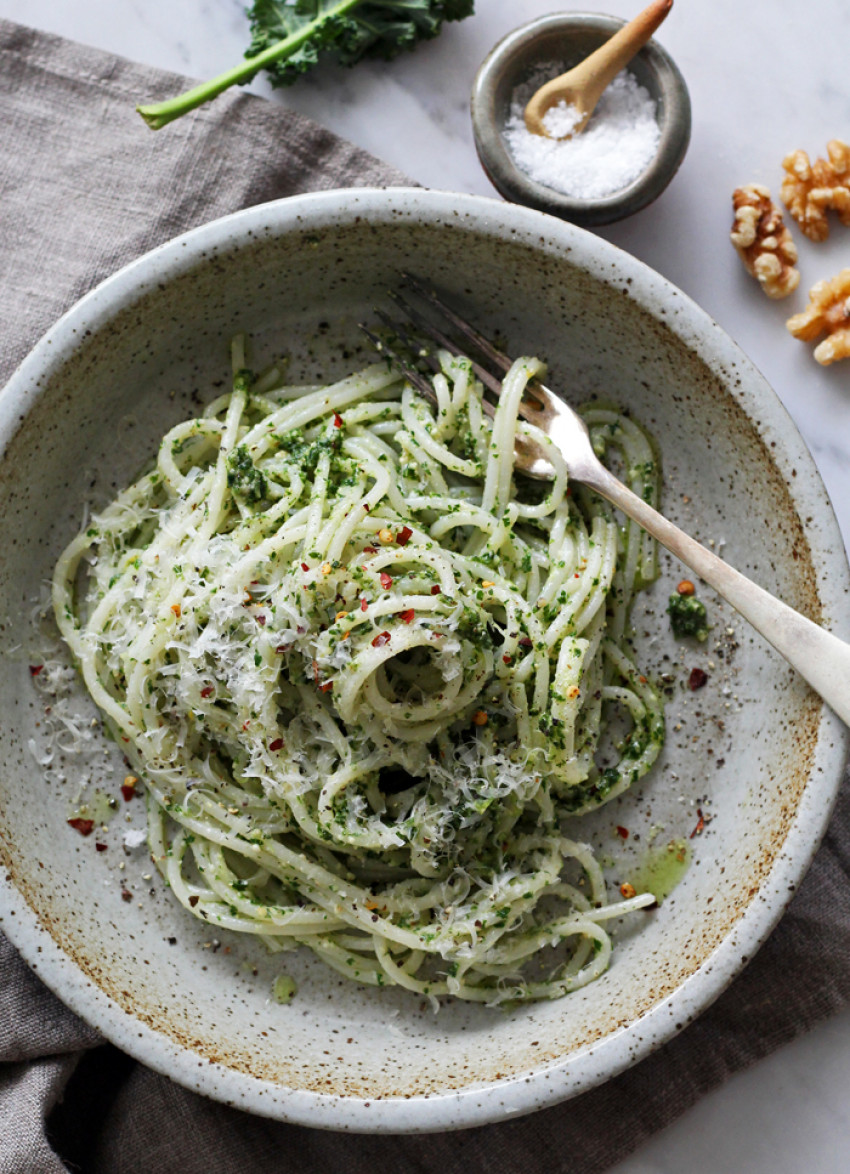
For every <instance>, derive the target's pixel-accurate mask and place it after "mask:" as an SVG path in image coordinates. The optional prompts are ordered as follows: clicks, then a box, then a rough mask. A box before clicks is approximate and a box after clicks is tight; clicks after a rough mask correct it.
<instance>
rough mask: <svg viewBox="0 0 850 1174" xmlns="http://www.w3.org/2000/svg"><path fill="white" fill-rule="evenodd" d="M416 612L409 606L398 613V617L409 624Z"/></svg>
mask: <svg viewBox="0 0 850 1174" xmlns="http://www.w3.org/2000/svg"><path fill="white" fill-rule="evenodd" d="M415 614H416V612H415V611H414V610H413V608H412V607H408V608H406V609H405V610H404V611H400V612H399V613H398V618H399V619H400V620H404V622H405V623H406V624H409V623H410V622H411V620H412V619H413V617H414V616H415Z"/></svg>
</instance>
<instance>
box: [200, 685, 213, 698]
mask: <svg viewBox="0 0 850 1174" xmlns="http://www.w3.org/2000/svg"><path fill="white" fill-rule="evenodd" d="M214 692H215V686H214V685H204V687H203V689H202V690H201V696H202V697H211V696H212V694H213V693H214Z"/></svg>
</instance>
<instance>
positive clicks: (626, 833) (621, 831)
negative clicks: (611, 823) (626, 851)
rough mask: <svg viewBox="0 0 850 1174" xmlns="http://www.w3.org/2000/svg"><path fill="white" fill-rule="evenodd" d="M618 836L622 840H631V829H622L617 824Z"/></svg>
mask: <svg viewBox="0 0 850 1174" xmlns="http://www.w3.org/2000/svg"><path fill="white" fill-rule="evenodd" d="M617 835H618V836H619V837H620V839H621V840H627V839H628V838H629V829H628V828H624V827H620V825H619V824H617Z"/></svg>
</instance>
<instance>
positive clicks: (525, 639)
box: [519, 636, 534, 648]
mask: <svg viewBox="0 0 850 1174" xmlns="http://www.w3.org/2000/svg"><path fill="white" fill-rule="evenodd" d="M519 646H520V648H533V647H534V641H533V640H532V639H531V637H530V636H520V638H519Z"/></svg>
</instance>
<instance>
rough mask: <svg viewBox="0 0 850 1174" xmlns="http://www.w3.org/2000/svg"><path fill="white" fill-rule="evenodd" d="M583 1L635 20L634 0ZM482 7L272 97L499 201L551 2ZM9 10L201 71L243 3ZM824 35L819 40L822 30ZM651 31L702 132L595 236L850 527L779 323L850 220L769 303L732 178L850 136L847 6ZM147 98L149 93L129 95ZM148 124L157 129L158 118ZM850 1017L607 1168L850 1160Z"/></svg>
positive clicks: (78, 3)
mask: <svg viewBox="0 0 850 1174" xmlns="http://www.w3.org/2000/svg"><path fill="white" fill-rule="evenodd" d="M577 7H579V8H582V9H587V8H588V7H590V8H591V9H593V10H596V9H597V8H598V9H599V10H600V11H604V12H607V13H612V14H614V15H617V16H622V17H626V18H627V17H630V16H632V15H634V13H635V11H636V10H637V9H638V8H639V7H640V4H639V3H638V2H637V0H635V2H634V3H632V2H627V0H605V3H604V4H603V5H601V6H597V5H589V6H588V5H584V4H583V5H578V6H577ZM478 9H479V11H478V13H477V14H476V16H475V18H474V19H472V20H469V21H466V22H465V23H464V24H461V25H457V26H453V25H450V26H447V28H446V30H445V32H444V33H443V35H442V36H441V37H440V38H439V40H438V41H435V42H433V43H430V44H427V45H423V46H421V47H420V48H419V49H417V51H416V53H415V54H413V55H411V56H409V57H407V56H406V57H404V58H401V59H399V60H397V61H395V62H392V63H389V64H387V63H381V62H376V63H364V64H361V65H360V66H358V67H357V69H356V70H353V71H348V70H341V69H334V68H330V69H325V70H323V71H322V72H321V73H318V72H317V73H315V74H314V75H312V76H310V77H306V78H304V79H302V80H301V81H300V82H299V83H298V84H297V86H296V87H294V88H292V89H288V90H284V91H277V92H275V93H274V94H271V90H270V87H269V86H268V84H267V83H266V82H265V81H264V80H263V79H262V78H258V79H256V80H255V81H254V82H253V83H252V85H251V87H250V88H251V89H252V90H253V91H254V92H256V93H260V94H266V95H269V96H270V97H271V100H272V101H275V102H281V103H283V104H285V105H286V106H288V107H290V108H292V109H296V110H298V111H300V112H302V113H304V114H306V115H309V116H310V117H312V118H314V119H316V120H317V121H319V122H321V123H323V124H324V125H326V126H328V127H330V128H331V129H332V130H334V131H336V132H337V133H339V134H341V135H344V136H346V137H347V138H349V139H351V140H353V141H354V142H356V143H358V144H359V145H361V146H363V147H365V148H366V149H368V150H370V151H372V152H374V153H375V154H376V155H379V156H381V157H383V158H384V159H386V160H387V161H388V162H390V163H393V164H395V165H396V166H397V167H400V168H401V169H402V170H404V171H405V172H406V173H407V174H408V175H410V177H411V178H412V179H414V180H416V181H417V182H419V183H422V184H425V185H427V186H430V187H437V188H444V189H448V190H456V191H464V192H471V193H478V194H483V195H491V196H492V195H495V193H494V190H493V188H492V187H491V186H490V184H489V182H488V180H487V179H486V177H485V175H484V174H483V172H482V170H481V168H480V166H479V165H478V162H477V159H476V156H475V151H474V147H473V144H472V133H471V128H470V124H469V110H468V96H469V92H470V89H471V86H472V81H473V78H474V75H475V71H476V69H477V66H478V64H479V63H480V62H481V60H482V59H483V58H484V56H485V55H486V53H487V52H488V51H489V50H490V48H491V47H492V46H493V45H494V44H495V43H496V41H498V40H499V39H500V38H501V37H502V36H503V35H505V34H506V33H507V32H509V31H510V30H511V29H512V28H514V27H516V26H517V25H518V24H521V23H524V22H525V21H527V20H530V19H532V18H533V17H535V16H539V15H542V14H544V13H547V12H550V11H552V9H553V5H552V2H551V0H523V2H522V3H521V4H517V3H516V2H515V0H479V2H478ZM0 17H5V18H8V19H10V20H17V21H21V20H25V21H26V22H28V23H29V24H31V25H34V26H36V27H38V28H42V29H46V30H48V31H50V32H55V33H60V34H62V35H65V36H68V37H72V38H75V39H76V40H79V41H83V42H87V43H89V44H92V45H95V46H97V47H99V48H102V49H105V50H108V51H111V52H115V53H119V54H122V55H124V56H127V57H130V58H133V59H135V60H138V61H142V62H145V63H147V64H150V65H155V66H160V67H162V68H165V69H170V70H174V71H177V72H180V73H185V74H188V75H191V76H195V77H198V78H201V77H210V76H212V75H214V74H215V73H218V72H220V71H221V70H223V69H225V68H228V67H229V66H231V65H234V64H236V62H237V61H238V60H239V59H240V57H241V55H242V53H243V52H244V49H245V47H246V45H247V43H248V39H249V38H248V27H247V21H246V19H245V16H244V4H243V0H219V2H213V0H169V2H168V3H167V4H166V3H164V2H163V0H148V2H147V3H142V2H141V0H75V2H74V3H73V4H57V3H56V2H55V0H28V3H27V5H26V9H25V12H22V10H21V6H20V4H19V3H18V0H0ZM815 33H817V34H818V35H813V34H815ZM658 39H659V40H660V41H661V43H662V44H663V45H664V46H665V47H666V48H667V49H668V50H669V51H670V53H671V54H672V55H673V57H674V58H675V60H676V61H677V63H678V65H679V67H680V69H681V70H682V72H683V73H684V75H685V78H686V80H687V83H688V86H689V88H690V92H691V99H692V103H693V116H694V122H693V135H692V140H691V146H690V150H689V153H688V156H687V158H686V160H685V163H684V164H683V166H682V168H681V170H680V172H679V174H678V175H677V176H676V178H675V179H674V181H673V183H672V184H671V186H670V187H669V188H668V189H667V191H666V192H665V193H664V194H663V195H662V197H661V198H660V199H659V200H658V201H657V202H656V203H655V204H654V205H652V206H651V207H649V208H647V209H645V210H644V211H643V212H642V213H639V214H638V215H636V216H635V217H633V218H632V219H631V220H628V221H625V222H622V223H620V224H617V225H614V226H612V227H610V228H608V229H604V230H600V234H601V235H604V236H605V237H606V238H607V239H609V240H611V241H612V242H614V243H615V244H617V245H620V246H621V247H622V248H624V249H626V250H628V251H629V252H630V253H632V254H634V255H635V256H637V257H638V258H640V259H641V260H644V261H646V262H647V263H648V264H649V265H651V266H653V267H654V268H655V269H657V270H659V271H660V272H661V273H663V274H664V275H665V276H666V277H668V278H669V279H670V280H671V281H673V282H674V283H675V284H677V285H678V286H680V287H681V288H682V289H683V290H684V291H685V292H686V293H687V294H689V295H690V296H691V297H692V298H694V300H695V301H697V302H698V303H699V304H700V305H702V306H703V307H704V308H705V309H706V310H707V311H708V312H709V313H710V314H712V315H713V316H714V318H715V319H716V320H717V321H718V322H719V323H720V325H722V326H723V327H724V328H725V329H726V330H727V331H728V332H729V333H730V334H731V335H732V336H733V338H735V340H736V341H737V342H738V343H739V344H740V345H741V347H742V348H743V349H744V350H745V351H746V352H747V354H748V355H749V356H750V357H751V358H752V359H753V360H754V362H755V363H756V364H757V366H758V367H760V369H761V370H762V371H763V373H764V374H765V376H766V377H767V379H768V380H769V382H770V383H771V384H772V386H773V387H774V388H775V390H776V392H777V394H778V395H779V397H780V399H781V400H782V402H783V403H784V404H785V406H786V408H787V409H788V411H789V413H790V414H791V416H792V417H793V419H794V420H795V422H796V423H797V425H798V427H799V428H800V430H801V432H802V434H803V436H804V438H805V440H806V442H807V444H808V445H809V447H810V449H811V450H812V453H813V455H814V458H815V461H816V463H817V465H818V468H819V470H820V472H821V474H822V476H823V479H824V482H825V484H826V486H827V490H828V492H829V494H830V496H831V498H832V501H833V505H834V507H835V510H836V513H837V516H838V521H839V525H840V526H841V528H842V532H843V534H844V536H845V541H846V540H847V538H848V536H850V361H847V362H845V363H844V364H835V365H834V366H833V367H830V368H825V369H824V368H820V367H818V365H817V364H816V363H815V362H814V360H813V359H812V357H811V348H810V347H809V346H808V345H807V344H803V343H800V342H798V341H796V340H794V339H792V338H791V336H790V335H789V334H788V333H787V331H786V330H785V326H784V322H785V318H786V317H788V316H789V315H790V314H791V313H794V312H796V311H798V310H800V309H802V308H803V306H804V305H805V303H806V296H805V295H806V292H807V290H808V288H809V287H810V286H811V285H813V284H814V282H815V281H817V280H818V279H820V278H824V277H831V276H833V275H834V274H835V273H837V272H838V270H839V269H841V268H843V267H846V266H850V229H843V228H841V226H839V225H837V224H833V228H832V232H831V236H830V240H829V241H828V242H826V243H825V244H821V245H813V244H811V243H810V242H808V241H805V240H804V239H803V238H802V237H801V235H800V234H799V233H796V232H795V239H796V240H797V243H798V246H799V250H800V261H799V265H798V267H799V268H800V270H801V273H802V280H801V283H800V288H799V289H798V290H797V292H796V293H795V294H793V295H792V296H791V297H790V298H788V299H787V300H786V301H784V302H781V303H779V304H774V303H770V302H768V301H767V300H766V299H765V298H764V297H763V296H762V295H761V293H760V292H759V290H758V289H757V287H756V285H755V283H754V282H752V280H751V279H749V278H748V277H747V276H746V275H745V274H744V272H743V270H742V268H741V266H740V263H739V261H738V259H737V257H736V256H735V253H734V251H733V249H732V248H731V246H730V245H729V244H728V232H729V225H730V222H731V200H730V197H731V192H732V189H733V188H734V187H735V186H737V185H738V184H740V183H746V182H749V181H758V182H761V183H765V184H767V185H768V186H769V187H770V188H771V189H772V191H773V193H774V195H778V188H779V182H780V178H781V168H780V163H781V159H782V157H783V155H784V154H785V153H786V152H787V151H789V150H791V149H793V148H796V147H802V148H804V149H805V150H806V151H808V152H809V154H810V156H812V157H814V156H815V155H817V154H823V152H824V149H825V146H826V142H827V140H828V139H830V138H833V137H839V138H844V139H848V138H850V87H848V86H847V84H846V77H847V71H846V46H847V44H848V42H850V8H848V6H847V5H846V3H845V0H809V2H808V3H807V4H805V5H801V4H799V3H796V2H795V0H754V2H753V3H751V4H748V5H741V4H740V3H738V2H737V0H678V3H677V5H676V7H674V10H673V12H672V14H671V16H670V17H669V19H668V20H667V22H666V24H665V25H664V26H663V28H662V29H661V30H660V32H659V34H658ZM144 98H145V95H143V94H140V95H139V100H140V101H141V100H144ZM159 133H162V134H167V133H168V130H167V129H166V130H164V131H161V132H159ZM848 1081H850V1012H848V1013H845V1014H844V1015H842V1016H839V1017H838V1018H837V1019H835V1020H833V1021H832V1022H830V1023H827V1024H825V1025H824V1026H823V1027H821V1028H820V1029H819V1030H817V1031H815V1032H813V1033H812V1034H810V1035H809V1036H806V1037H804V1038H803V1039H801V1040H799V1041H797V1042H796V1043H795V1044H793V1045H791V1046H789V1047H786V1048H785V1049H784V1050H782V1051H780V1052H778V1053H776V1054H774V1055H773V1056H771V1057H769V1058H768V1059H767V1060H766V1061H763V1062H762V1063H761V1064H759V1065H758V1066H757V1067H756V1068H755V1069H753V1070H751V1071H749V1072H747V1073H744V1074H741V1075H739V1076H737V1077H736V1078H734V1079H733V1080H732V1081H730V1082H729V1083H728V1084H727V1085H726V1086H725V1087H724V1088H722V1089H720V1090H719V1091H717V1092H715V1093H714V1094H712V1095H710V1096H708V1097H706V1098H704V1099H703V1100H702V1101H701V1102H700V1103H699V1104H698V1105H697V1106H696V1108H695V1109H693V1110H691V1112H690V1113H688V1114H687V1115H686V1116H685V1117H684V1118H682V1119H681V1120H680V1121H679V1122H677V1123H676V1124H674V1125H673V1126H672V1127H670V1128H669V1129H667V1130H666V1131H665V1132H663V1133H662V1134H660V1135H659V1136H658V1137H656V1138H655V1139H653V1140H652V1141H651V1142H650V1143H649V1144H648V1145H646V1146H644V1147H643V1149H642V1150H641V1151H640V1152H638V1153H637V1154H635V1155H633V1156H632V1157H630V1158H628V1159H626V1160H625V1161H624V1162H622V1163H621V1164H620V1165H619V1166H618V1167H617V1168H616V1174H666V1172H667V1171H671V1172H672V1171H674V1170H677V1171H678V1170H681V1169H687V1170H689V1171H690V1172H691V1174H709V1172H710V1171H716V1170H719V1169H742V1170H743V1169H745V1170H747V1171H748V1172H750V1174H767V1172H768V1171H769V1172H770V1174H796V1172H797V1171H799V1170H801V1169H804V1168H805V1169H815V1170H818V1171H821V1172H826V1174H829V1172H831V1171H836V1172H837V1171H839V1170H843V1169H845V1168H846V1151H845V1148H844V1143H845V1139H846V1137H847V1134H848V1129H850V1111H848V1109H847V1106H846V1098H845V1096H844V1089H846V1087H847V1085H848Z"/></svg>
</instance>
